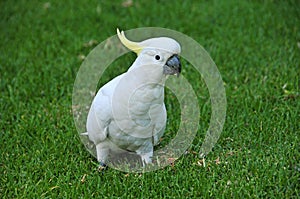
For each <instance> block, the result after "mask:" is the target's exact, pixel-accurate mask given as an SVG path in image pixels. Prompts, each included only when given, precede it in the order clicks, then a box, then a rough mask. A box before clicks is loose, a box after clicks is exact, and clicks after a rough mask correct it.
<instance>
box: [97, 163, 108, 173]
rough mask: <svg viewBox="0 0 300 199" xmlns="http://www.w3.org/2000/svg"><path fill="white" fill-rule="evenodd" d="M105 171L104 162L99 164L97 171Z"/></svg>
mask: <svg viewBox="0 0 300 199" xmlns="http://www.w3.org/2000/svg"><path fill="white" fill-rule="evenodd" d="M106 169H107V165H106V164H105V163H104V162H99V167H98V171H104V170H106Z"/></svg>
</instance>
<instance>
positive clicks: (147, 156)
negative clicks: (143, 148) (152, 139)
mask: <svg viewBox="0 0 300 199" xmlns="http://www.w3.org/2000/svg"><path fill="white" fill-rule="evenodd" d="M139 155H140V156H141V158H142V163H143V167H145V166H146V165H147V164H150V163H152V156H153V150H152V151H150V152H148V153H143V154H139Z"/></svg>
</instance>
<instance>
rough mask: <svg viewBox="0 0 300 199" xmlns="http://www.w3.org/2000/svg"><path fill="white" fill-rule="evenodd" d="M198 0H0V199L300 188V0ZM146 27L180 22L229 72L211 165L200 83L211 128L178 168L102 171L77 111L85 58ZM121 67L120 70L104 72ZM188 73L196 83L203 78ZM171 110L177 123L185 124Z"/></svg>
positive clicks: (292, 191)
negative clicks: (127, 2)
mask: <svg viewBox="0 0 300 199" xmlns="http://www.w3.org/2000/svg"><path fill="white" fill-rule="evenodd" d="M196 2H197V1H193V2H192V1H190V2H189V1H184V2H179V1H178V2H177V3H176V2H175V1H174V2H172V1H157V2H152V1H139V2H137V1H134V3H133V5H132V6H129V7H123V6H122V2H121V1H113V3H111V2H109V1H105V3H104V2H100V1H76V3H75V1H74V2H73V1H49V2H48V3H47V2H46V1H43V2H41V1H36V0H33V1H25V0H20V1H1V2H0V6H1V12H0V44H1V47H0V91H1V97H0V110H1V111H0V139H1V140H0V141H1V151H0V154H1V156H0V158H1V160H0V196H1V198H91V197H94V198H100V197H103V198H107V197H109V198H111V197H115V198H118V197H120V198H162V197H165V198H230V197H234V198H242V197H245V198H299V197H300V186H299V181H300V171H299V170H300V145H299V143H300V122H299V118H300V103H299V100H300V97H299V92H300V85H299V84H300V79H299V75H300V66H299V63H300V48H299V46H300V44H299V42H300V26H299V24H300V8H299V6H298V1H275V0H273V1H272V0H269V1H233V0H229V1H200V2H197V3H196ZM146 26H158V27H164V28H170V29H174V30H177V31H180V32H182V33H184V34H186V35H188V36H190V37H192V38H194V39H195V40H197V41H198V42H199V43H200V44H201V45H202V46H203V47H204V48H205V49H206V50H207V51H208V52H209V53H210V55H211V57H212V58H213V59H214V61H215V62H216V65H217V66H218V68H219V70H220V73H221V75H222V78H223V80H224V82H225V88H226V94H227V102H228V107H227V118H226V123H225V126H224V130H223V132H222V134H221V137H220V139H219V141H218V143H217V145H215V148H214V150H213V151H212V152H211V153H210V154H209V155H208V156H207V158H206V166H205V167H203V166H201V165H199V164H198V162H199V160H201V159H200V158H199V157H198V155H197V154H195V153H194V151H195V152H197V151H199V149H200V146H201V141H203V136H204V132H205V130H206V129H207V126H208V122H209V114H210V105H209V101H208V100H209V99H208V97H207V94H205V92H204V94H201V93H198V97H199V107H200V110H201V117H202V120H201V121H200V124H201V126H202V129H201V130H199V132H198V133H197V135H198V136H197V138H196V139H195V140H194V142H193V145H192V146H191V147H190V149H189V153H187V154H186V155H184V156H182V157H181V158H180V159H179V160H177V161H176V162H175V165H174V166H173V167H171V166H170V167H166V168H164V169H162V170H158V171H155V172H150V173H144V174H132V173H130V174H126V173H123V172H120V171H117V170H113V169H108V170H107V171H106V172H105V173H104V174H103V173H101V172H99V171H98V170H97V162H96V160H95V159H94V158H93V157H91V156H90V155H89V154H88V153H87V152H86V151H85V148H84V146H83V145H82V144H81V142H80V139H79V136H78V133H77V131H76V129H75V126H74V122H73V117H72V111H71V105H72V104H71V103H72V89H73V83H74V80H75V78H76V73H77V71H78V69H79V67H80V65H81V63H82V60H81V59H80V58H79V57H80V56H81V55H87V54H88V53H89V52H90V51H91V50H92V49H93V47H94V46H95V45H94V46H93V45H92V46H88V45H85V44H86V43H87V42H89V41H90V40H97V41H98V42H101V41H103V40H105V39H106V38H108V37H109V36H111V35H113V34H115V33H116V28H117V27H120V28H121V29H124V30H127V29H132V28H137V27H146ZM132 59H133V57H132V55H130V56H127V57H125V58H124V60H125V61H126V60H128V61H130V60H132ZM183 67H185V66H183ZM189 71H191V72H189ZM119 72H120V70H113V69H110V72H108V73H107V76H106V77H105V78H104V80H103V81H108V80H109V79H110V78H112V77H114V76H115V75H117V74H119ZM184 72H185V76H186V77H187V78H189V80H190V81H193V80H194V81H195V82H194V84H195V85H194V86H193V87H194V89H197V87H198V84H199V80H198V79H199V77H198V76H197V75H196V74H195V73H193V72H192V69H185V71H184ZM201 84H203V82H202V83H201ZM199 87H200V86H199ZM168 96H169V98H167V99H166V101H167V103H168V105H167V106H169V107H174V106H175V105H176V103H177V101H176V100H174V99H173V100H172V95H171V94H170V95H167V97H168ZM172 103H174V104H173V105H172ZM172 113H173V112H170V113H169V118H170V121H169V123H168V124H169V126H168V131H172V130H174V129H176V128H177V124H176V116H175V115H174V114H172ZM174 113H175V112H174ZM173 118H174V121H175V122H173V120H172V119H173ZM168 131H167V136H166V137H167V138H168V136H170V135H169V134H168ZM217 159H218V160H219V161H216V160H217ZM84 176H85V177H84ZM83 179H84V180H83Z"/></svg>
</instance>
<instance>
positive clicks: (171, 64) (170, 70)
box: [164, 55, 181, 77]
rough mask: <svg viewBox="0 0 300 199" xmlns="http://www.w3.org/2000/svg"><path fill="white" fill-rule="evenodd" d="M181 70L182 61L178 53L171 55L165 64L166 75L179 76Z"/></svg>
mask: <svg viewBox="0 0 300 199" xmlns="http://www.w3.org/2000/svg"><path fill="white" fill-rule="evenodd" d="M180 72H181V63H180V59H179V57H178V55H173V56H171V57H170V58H169V59H168V60H167V62H166V64H165V65H164V74H165V75H176V76H177V77H178V76H179V74H180Z"/></svg>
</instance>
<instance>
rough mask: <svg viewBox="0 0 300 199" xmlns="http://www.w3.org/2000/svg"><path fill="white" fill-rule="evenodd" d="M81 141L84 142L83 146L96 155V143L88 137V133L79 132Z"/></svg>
mask: <svg viewBox="0 0 300 199" xmlns="http://www.w3.org/2000/svg"><path fill="white" fill-rule="evenodd" d="M80 139H81V142H82V143H83V144H84V146H85V148H86V149H87V150H88V151H89V152H90V153H91V154H92V155H93V156H94V157H97V152H96V145H95V144H94V142H92V141H91V140H90V139H89V133H88V132H84V133H80Z"/></svg>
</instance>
